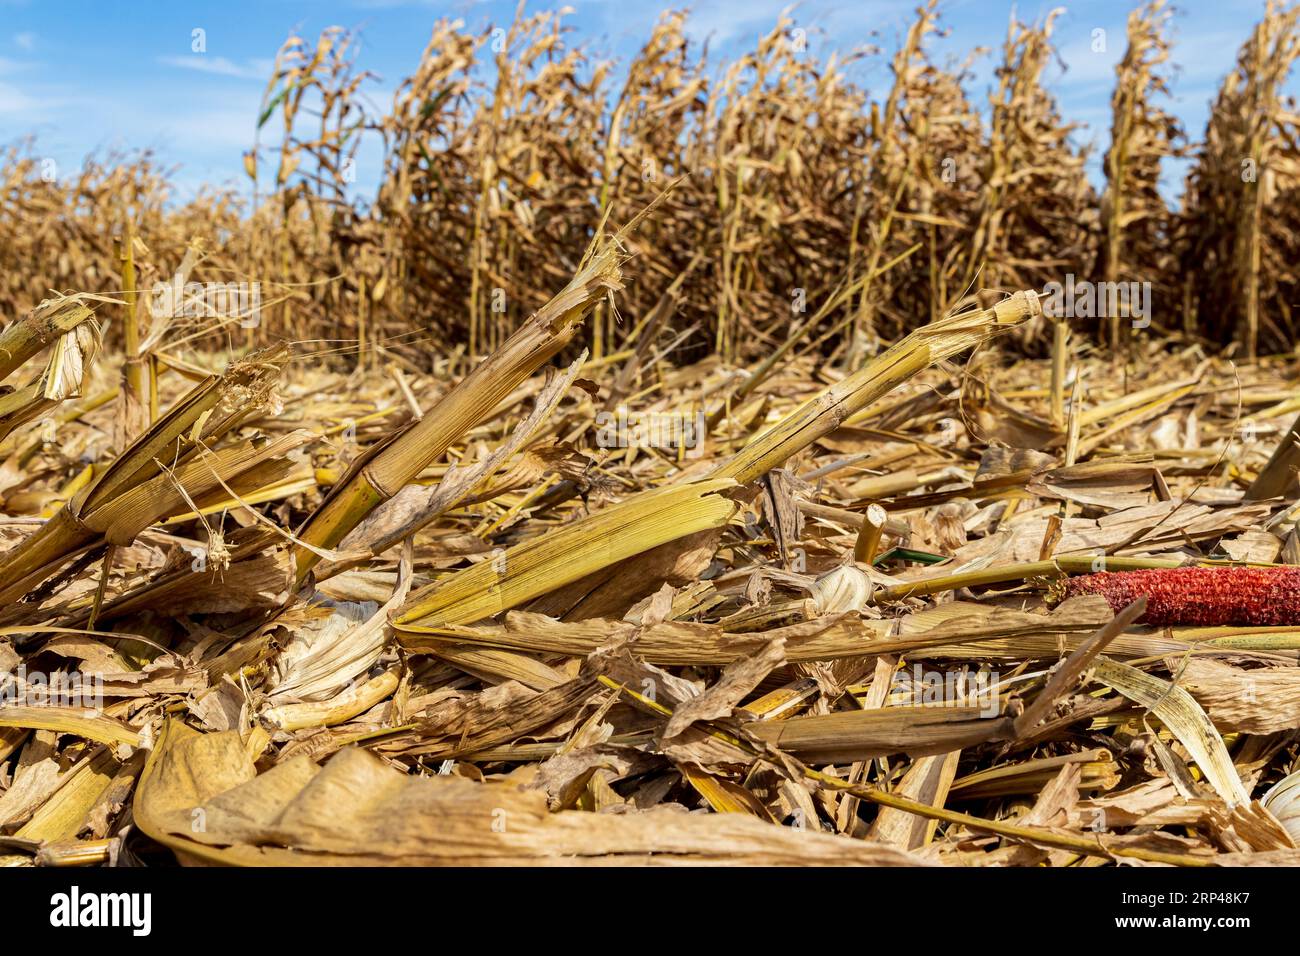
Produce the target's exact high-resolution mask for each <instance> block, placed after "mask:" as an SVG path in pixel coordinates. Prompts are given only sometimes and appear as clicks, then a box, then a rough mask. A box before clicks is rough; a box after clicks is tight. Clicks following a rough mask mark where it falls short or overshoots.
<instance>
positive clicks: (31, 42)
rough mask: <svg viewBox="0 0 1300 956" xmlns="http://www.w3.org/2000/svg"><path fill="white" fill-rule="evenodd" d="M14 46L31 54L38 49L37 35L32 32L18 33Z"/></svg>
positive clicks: (15, 36) (15, 35)
mask: <svg viewBox="0 0 1300 956" xmlns="http://www.w3.org/2000/svg"><path fill="white" fill-rule="evenodd" d="M14 44H15V45H16V46H17V47H18V49H20V50H26V51H27V52H28V53H31V52H32V50H35V49H36V34H35V33H32V32H31V31H25V32H23V33H16V34H14Z"/></svg>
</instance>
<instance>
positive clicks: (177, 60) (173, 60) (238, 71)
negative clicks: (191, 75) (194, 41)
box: [158, 53, 270, 80]
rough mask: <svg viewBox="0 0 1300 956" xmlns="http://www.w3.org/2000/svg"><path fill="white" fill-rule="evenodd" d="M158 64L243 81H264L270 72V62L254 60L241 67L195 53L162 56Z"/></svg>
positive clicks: (224, 59)
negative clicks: (231, 77)
mask: <svg viewBox="0 0 1300 956" xmlns="http://www.w3.org/2000/svg"><path fill="white" fill-rule="evenodd" d="M158 62H159V63H162V64H165V65H166V66H175V67H180V68H181V69H183V70H196V71H198V72H199V73H213V74H216V75H217V76H233V77H237V78H238V79H241V80H264V79H266V77H267V74H268V73H269V72H270V61H267V60H252V61H250V62H249V63H248V64H247V65H244V66H240V65H239V64H238V63H235V62H234V61H232V60H228V59H226V58H225V57H224V56H208V55H207V54H206V53H195V54H192V55H191V56H160V57H159V58H158Z"/></svg>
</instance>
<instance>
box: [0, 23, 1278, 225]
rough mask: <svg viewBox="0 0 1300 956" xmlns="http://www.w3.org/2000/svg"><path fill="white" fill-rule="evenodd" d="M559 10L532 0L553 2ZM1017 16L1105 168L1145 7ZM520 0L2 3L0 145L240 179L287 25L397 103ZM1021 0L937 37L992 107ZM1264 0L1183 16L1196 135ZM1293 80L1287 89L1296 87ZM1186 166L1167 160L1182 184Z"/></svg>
mask: <svg viewBox="0 0 1300 956" xmlns="http://www.w3.org/2000/svg"><path fill="white" fill-rule="evenodd" d="M787 5H789V0H704V2H697V3H695V4H694V5H693V6H691V8H690V9H692V11H693V13H692V16H691V18H690V21H689V24H690V32H691V35H692V37H693V38H695V39H698V40H700V41H703V40H706V39H707V40H709V42H710V50H711V59H712V61H713V62H714V63H716V62H717V61H718V59H719V57H720V56H721V55H726V54H728V53H734V52H737V51H739V50H743V49H747V48H749V46H750V45H751V44H752V43H753V41H754V39H755V38H756V37H757V36H758V35H760V34H761V33H763V32H766V31H767V30H768V29H770V27H771V25H772V24H773V23H774V22H775V19H776V17H777V15H778V14H779V12H780V11H781V9H782V8H783V7H785V6H787ZM553 6H559V4H558V3H556V4H546V3H542V4H530V5H529V9H530V10H533V9H545V8H551V7H553ZM568 6H569V7H570V8H571V9H572V11H573V12H572V14H571V15H570V16H569V17H568V18H567V21H566V22H568V23H569V24H571V25H572V26H573V27H574V28H575V33H574V34H573V35H572V38H573V39H574V40H576V41H578V42H582V43H585V44H586V45H587V46H588V47H589V48H590V50H591V51H592V52H593V53H598V54H603V55H607V56H612V57H615V58H618V59H620V60H621V61H622V62H626V61H627V59H628V58H629V57H630V56H631V55H632V54H633V53H634V52H635V50H636V49H637V47H638V46H639V45H640V43H641V42H642V41H643V39H644V38H645V37H646V36H647V34H648V32H649V30H650V28H651V26H652V25H653V23H654V21H655V20H656V19H657V17H658V14H659V12H660V9H661V8H660V7H657V6H654V5H651V4H629V3H627V2H626V0H617V2H616V0H600V2H586V0H572V2H570V3H569V4H568ZM914 6H915V2H914V0H805V2H804V3H802V4H799V5H797V6H795V8H794V11H793V16H794V18H795V20H796V24H797V25H798V26H800V27H803V28H805V29H806V30H807V34H808V37H809V44H810V48H811V49H812V51H813V52H814V53H817V52H824V51H826V50H827V49H830V48H838V49H845V50H847V49H851V48H854V47H856V46H859V45H862V44H876V45H878V46H882V47H883V48H884V49H885V51H886V54H888V52H892V50H893V49H894V48H895V47H896V45H897V43H898V40H899V39H900V37H901V36H902V34H903V32H904V31H905V29H906V26H907V24H908V23H909V22H910V20H911V18H912V10H913V8H914ZM1016 6H1017V9H1018V13H1019V16H1020V18H1021V19H1022V20H1035V19H1037V18H1039V17H1042V16H1043V15H1045V14H1046V13H1047V12H1048V11H1049V10H1050V9H1052V8H1053V7H1056V6H1062V7H1064V8H1065V11H1066V12H1065V13H1064V14H1063V15H1062V16H1061V17H1060V19H1059V20H1058V22H1057V29H1056V35H1055V38H1056V42H1057V46H1058V48H1059V50H1060V55H1061V61H1062V65H1063V67H1064V68H1062V67H1061V66H1053V67H1052V69H1051V71H1050V73H1049V79H1050V85H1051V88H1052V89H1053V91H1054V92H1055V93H1056V94H1057V96H1058V99H1059V101H1060V104H1061V107H1062V111H1063V113H1064V114H1065V115H1066V116H1067V117H1068V118H1070V119H1073V120H1078V121H1081V122H1085V123H1088V124H1089V128H1088V129H1086V130H1084V131H1082V132H1081V133H1080V134H1079V137H1078V138H1079V139H1080V140H1081V141H1092V142H1094V143H1095V144H1096V149H1095V153H1094V159H1093V164H1092V166H1093V172H1094V175H1095V174H1096V172H1097V168H1098V161H1099V158H1100V155H1101V152H1102V151H1104V149H1105V146H1106V142H1107V130H1106V127H1107V122H1108V116H1109V109H1110V103H1109V99H1110V92H1111V85H1112V79H1113V73H1112V71H1113V68H1114V65H1115V63H1116V62H1117V61H1118V60H1119V58H1120V57H1121V56H1122V55H1123V49H1124V23H1125V17H1126V15H1127V13H1128V11H1129V10H1130V9H1131V8H1132V6H1133V3H1130V2H1125V0H1086V2H1074V3H1051V2H1039V0H1022V2H1020V3H1019V4H1018V5H1016ZM514 7H515V3H514V2H513V0H506V2H474V0H461V2H421V0H323V2H313V3H307V2H301V0H260V2H252V0H224V2H219V3H207V2H190V3H179V2H136V3H127V2H121V0H99V2H90V0H62V2H60V0H0V143H4V142H9V141H12V140H14V139H17V138H19V137H21V136H25V135H28V134H35V136H36V142H37V146H36V151H37V153H38V155H40V156H42V157H50V158H53V159H54V160H55V161H56V162H57V163H58V165H59V169H60V170H61V171H62V172H64V173H66V172H68V171H70V170H71V169H73V168H75V167H77V166H79V165H80V163H81V160H82V158H83V157H84V156H85V155H86V154H87V153H89V152H92V151H96V150H99V151H103V150H108V149H118V150H128V151H129V150H135V149H141V148H150V149H153V150H154V151H155V152H156V153H157V155H158V156H159V157H160V159H162V160H163V161H165V162H166V163H167V164H168V165H178V166H179V167H180V169H179V171H178V173H177V176H176V182H177V185H178V188H179V195H178V197H177V198H178V199H182V200H183V199H185V198H187V196H188V195H189V194H192V193H193V191H194V190H196V189H197V188H198V186H199V185H200V184H202V183H204V182H214V183H228V184H234V185H237V186H238V187H239V188H241V189H242V188H244V185H245V184H246V182H247V180H246V179H245V178H244V177H243V174H242V162H241V158H240V157H241V152H242V151H243V150H245V149H247V148H248V147H249V146H250V145H251V143H252V138H253V132H254V126H255V124H256V119H257V108H258V102H259V100H260V97H261V94H262V90H263V87H264V85H265V81H266V78H267V76H268V74H269V71H270V69H271V62H272V58H273V56H274V54H275V51H276V49H277V48H278V46H279V45H280V43H281V42H282V41H283V40H284V38H285V36H286V35H287V34H288V33H289V32H290V31H291V30H297V31H299V32H300V33H302V34H303V35H304V36H307V37H311V38H314V37H315V36H316V35H317V33H319V31H320V30H321V29H322V28H324V27H327V26H331V25H335V24H337V25H341V26H345V27H353V28H358V29H359V30H360V31H361V36H362V52H361V57H360V61H359V63H360V66H361V67H363V68H365V69H369V70H371V71H373V72H375V73H377V74H379V77H380V79H378V80H377V81H375V82H373V83H372V84H370V87H369V96H370V98H371V99H372V100H373V102H374V103H376V104H378V105H381V106H386V105H387V103H388V102H389V101H390V99H391V95H392V90H393V88H394V87H395V86H396V85H397V83H398V82H399V81H400V80H401V79H402V78H403V77H404V76H406V75H408V74H409V73H410V72H411V70H412V69H413V67H414V65H415V64H416V62H417V61H418V59H419V56H420V53H421V51H422V50H423V49H424V46H425V44H426V42H427V40H428V38H429V33H430V30H431V28H432V25H433V23H434V22H435V21H436V20H438V19H439V18H440V17H444V16H447V17H459V18H461V19H463V20H465V22H466V25H467V26H469V27H471V28H478V27H485V26H488V25H490V24H504V23H508V22H509V20H510V18H511V16H512V14H513V11H514ZM1011 9H1012V4H1011V3H1008V2H1005V0H948V2H947V3H945V4H944V6H943V10H944V13H945V16H944V22H945V24H946V25H947V26H948V27H949V28H950V30H951V34H950V36H949V37H947V38H946V39H943V40H938V41H936V43H935V49H936V52H937V53H938V54H939V56H940V58H941V59H942V57H943V56H945V55H947V54H948V53H951V54H953V55H954V56H960V55H962V54H964V53H965V51H967V50H969V49H971V48H973V47H977V46H984V47H988V48H990V50H991V51H992V52H991V53H990V55H987V56H985V57H984V58H983V59H982V60H980V61H979V62H978V63H977V65H976V79H975V81H974V82H973V84H972V85H971V87H970V89H969V92H970V93H971V94H972V96H973V97H974V98H975V100H976V102H978V103H980V104H983V103H984V102H985V99H986V96H985V93H986V90H987V88H988V84H989V82H990V78H991V75H992V69H993V65H994V56H996V53H997V50H998V48H999V47H1000V44H1001V42H1002V40H1003V38H1004V36H1005V32H1006V26H1007V18H1008V15H1009V13H1010V11H1011ZM1262 9H1263V0H1213V2H1210V0H1195V2H1192V0H1184V3H1183V4H1182V5H1181V6H1180V7H1179V8H1178V9H1177V12H1176V16H1175V21H1174V24H1175V25H1174V37H1175V48H1174V62H1175V63H1176V64H1178V67H1179V70H1178V73H1177V75H1176V78H1175V80H1174V84H1173V92H1174V98H1173V100H1172V102H1171V108H1172V111H1173V112H1174V113H1176V114H1177V115H1179V116H1180V117H1181V118H1182V119H1183V120H1184V123H1185V126H1186V128H1187V131H1188V133H1189V134H1190V135H1191V137H1192V138H1193V139H1196V138H1199V136H1200V134H1201V132H1202V130H1203V128H1204V124H1205V117H1206V114H1207V111H1208V105H1209V102H1210V100H1211V99H1212V97H1213V96H1214V93H1215V91H1216V89H1217V87H1218V84H1219V82H1220V80H1221V79H1222V77H1223V76H1224V75H1225V73H1226V72H1227V71H1228V70H1229V69H1230V68H1231V67H1232V65H1233V63H1234V60H1235V56H1236V51H1237V49H1238V47H1239V46H1240V45H1241V43H1242V41H1243V40H1244V39H1245V38H1246V37H1247V35H1248V33H1249V31H1250V29H1251V27H1252V26H1253V24H1254V22H1255V20H1256V19H1257V18H1258V16H1259V14H1260V11H1261V10H1262ZM196 28H197V29H202V30H204V31H205V34H206V45H207V51H206V53H203V54H195V53H193V52H192V51H191V37H192V31H194V30H195V29H196ZM1097 29H1102V30H1105V31H1106V49H1105V50H1104V52H1094V51H1093V49H1092V46H1093V35H1094V34H1093V31H1094V30H1097ZM886 64H887V55H886V56H881V57H877V58H875V59H874V60H871V61H868V62H866V63H865V64H863V65H862V66H861V67H860V68H859V72H858V74H857V78H858V79H859V80H860V81H861V82H862V83H864V84H865V85H867V86H868V87H869V88H870V89H871V90H873V92H874V91H882V90H883V88H884V87H885V86H886V85H887V83H888V80H889V74H888V70H887V66H886ZM1296 85H1297V84H1296V82H1295V81H1294V80H1293V82H1292V83H1291V92H1294V91H1295V88H1296ZM377 167H378V162H377V160H375V159H374V152H373V150H372V151H371V152H370V153H369V154H367V153H363V155H362V157H361V162H360V164H359V175H358V181H357V184H356V188H357V189H358V190H361V191H362V193H363V194H364V193H367V192H370V191H372V189H373V184H374V182H375V181H376V177H377ZM1180 177H1181V171H1180V170H1170V171H1169V173H1168V174H1167V178H1168V180H1169V182H1170V183H1171V184H1173V183H1176V181H1177V180H1178V179H1179V178H1180Z"/></svg>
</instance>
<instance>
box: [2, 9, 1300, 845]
mask: <svg viewBox="0 0 1300 956" xmlns="http://www.w3.org/2000/svg"><path fill="white" fill-rule="evenodd" d="M688 16H689V14H687V13H685V12H669V13H666V14H664V15H663V17H662V18H661V19H660V21H659V23H658V25H657V26H656V27H655V28H654V30H653V32H652V33H651V34H650V36H649V37H648V38H647V39H646V41H645V43H644V45H643V46H642V47H641V49H640V52H639V54H638V55H637V56H636V57H635V58H633V59H632V60H631V61H630V62H628V63H627V64H625V65H622V66H618V65H616V64H613V63H607V62H602V61H599V60H597V59H595V58H593V57H592V56H591V55H590V54H589V53H588V52H587V50H586V48H585V47H584V46H583V45H582V44H581V43H579V42H576V38H575V37H574V36H573V34H572V31H570V30H569V29H568V28H567V27H566V25H565V21H564V18H563V16H562V15H561V14H560V13H535V14H525V13H524V12H523V8H522V7H521V8H520V12H519V14H518V16H517V17H516V19H515V20H514V21H513V22H512V23H509V24H506V25H503V26H501V27H500V28H499V29H498V28H493V29H490V30H487V31H484V32H480V33H475V32H470V31H467V30H466V29H465V28H464V27H463V26H462V25H461V24H460V22H459V21H452V20H444V21H441V22H439V23H437V24H436V25H435V26H434V27H433V29H432V35H431V37H430V39H429V42H428V45H427V47H426V49H425V51H424V55H423V57H422V58H421V59H420V61H419V63H418V65H417V66H416V68H415V70H414V72H413V73H412V74H411V75H410V76H409V77H407V78H406V79H404V80H403V81H402V82H401V83H400V84H399V85H398V86H397V88H396V93H395V95H394V96H393V99H392V102H391V104H388V105H387V106H386V107H385V108H379V107H376V106H375V104H373V103H372V102H371V101H370V98H369V97H368V96H367V90H368V88H369V86H370V85H371V84H372V83H373V77H371V75H370V74H369V73H368V72H367V71H366V69H365V65H364V57H363V56H362V55H361V54H359V52H358V48H357V45H356V43H355V38H354V36H353V35H352V34H350V33H349V32H348V31H346V30H343V29H338V28H332V29H330V30H327V31H325V32H324V33H322V34H321V35H320V36H319V38H318V39H316V40H314V41H311V40H308V39H306V38H303V37H298V36H293V37H290V38H289V39H288V40H287V41H286V42H285V43H284V45H283V46H282V47H281V48H280V50H279V51H278V53H277V55H276V57H275V61H274V66H273V68H272V72H271V78H270V81H269V83H268V84H267V86H266V90H265V93H264V96H263V98H262V104H261V109H260V112H259V114H258V115H257V116H254V117H250V129H252V130H255V136H250V144H249V149H248V151H247V152H246V153H245V154H244V157H243V169H244V173H245V176H246V188H245V189H242V190H236V189H216V188H214V189H210V190H206V191H204V192H203V193H202V194H201V195H200V197H199V198H197V199H195V200H193V201H188V202H177V201H176V200H175V199H174V198H173V193H174V184H173V175H174V174H173V171H171V170H168V169H166V168H164V167H162V166H160V165H159V164H158V162H157V161H156V160H155V159H154V158H153V157H152V156H150V155H148V154H132V155H108V156H104V157H98V158H91V159H88V160H87V161H86V163H85V165H84V166H83V168H82V169H80V170H79V171H78V172H77V173H76V174H75V175H74V176H72V177H68V178H63V179H53V180H51V179H50V178H49V177H48V176H46V175H44V174H43V170H42V160H41V154H40V151H39V141H38V140H35V139H32V140H24V141H21V142H17V143H15V144H12V145H10V146H9V147H7V148H6V150H5V151H4V152H3V153H2V154H0V182H3V189H0V321H3V329H2V330H0V382H2V383H3V385H4V389H3V392H2V393H0V681H3V683H0V862H3V863H4V864H5V865H11V866H15V867H32V866H50V867H78V866H124V865H139V864H145V865H157V866H171V865H174V864H175V863H177V862H181V863H185V864H216V865H239V866H291V865H303V864H306V865H316V866H323V865H407V866H409V865H426V866H427V865H460V866H464V865H503V864H504V865H538V864H553V863H557V862H559V863H565V864H570V865H573V864H600V865H608V864H616V863H618V864H625V863H652V864H686V863H696V864H698V863H712V864H768V865H773V864H776V865H790V864H800V865H847V864H862V865H881V866H884V865H888V866H1053V867H1069V868H1085V867H1092V866H1098V865H1121V864H1123V865H1133V864H1148V865H1161V866H1179V867H1207V866H1240V865H1253V864H1278V863H1282V864H1292V865H1295V864H1297V863H1300V849H1298V847H1300V668H1298V667H1297V662H1298V660H1300V593H1298V592H1297V587H1300V583H1298V582H1297V577H1296V575H1297V573H1298V572H1297V571H1296V568H1295V566H1296V565H1300V482H1298V481H1297V472H1298V471H1300V417H1298V416H1300V398H1297V397H1296V381H1297V377H1298V376H1300V357H1297V352H1296V345H1297V342H1300V327H1297V322H1300V316H1293V314H1292V312H1293V308H1294V307H1295V304H1296V302H1297V295H1298V294H1300V276H1298V275H1297V272H1296V269H1297V265H1296V263H1298V262H1300V139H1298V138H1297V114H1296V111H1295V104H1294V103H1292V102H1291V101H1290V100H1289V99H1287V98H1286V97H1285V95H1284V92H1283V90H1284V87H1285V84H1286V81H1287V79H1288V77H1289V76H1290V73H1291V70H1292V66H1293V64H1294V61H1295V59H1296V58H1297V56H1300V6H1293V5H1284V4H1281V3H1277V2H1269V3H1268V4H1267V6H1266V7H1265V8H1264V9H1263V11H1262V18H1261V19H1260V20H1259V22H1258V23H1257V24H1255V25H1253V26H1252V27H1250V28H1249V29H1248V30H1246V31H1244V35H1243V37H1242V38H1241V44H1242V45H1241V47H1240V52H1239V54H1238V57H1237V60H1236V66H1235V68H1234V69H1233V71H1232V72H1230V73H1229V75H1228V76H1227V77H1226V78H1225V80H1224V82H1223V84H1222V88H1221V90H1220V91H1219V93H1218V95H1217V97H1216V99H1215V101H1214V102H1213V104H1212V109H1211V113H1210V119H1209V122H1208V125H1207V126H1206V128H1205V130H1204V131H1203V135H1201V136H1200V139H1196V138H1195V137H1196V135H1197V131H1190V130H1185V129H1183V128H1182V127H1181V125H1180V123H1179V121H1178V120H1177V118H1176V117H1175V116H1174V114H1173V112H1172V107H1171V105H1170V102H1169V100H1170V89H1169V83H1170V81H1171V76H1172V71H1173V70H1174V67H1175V64H1176V62H1177V58H1178V48H1177V45H1176V44H1175V43H1174V42H1173V41H1172V39H1171V19H1172V11H1171V9H1170V7H1169V6H1168V5H1167V3H1166V2H1165V0H1148V2H1147V3H1145V4H1144V5H1141V6H1139V7H1137V8H1136V9H1135V10H1134V11H1133V13H1132V14H1131V15H1130V17H1129V19H1128V23H1127V36H1126V37H1125V40H1124V42H1125V44H1126V49H1125V52H1124V55H1123V57H1122V59H1121V60H1120V62H1119V65H1118V67H1117V69H1116V73H1115V83H1114V87H1113V93H1112V95H1111V97H1110V103H1109V107H1110V108H1109V115H1110V130H1109V133H1110V135H1109V139H1108V147H1107V148H1106V150H1105V152H1104V155H1102V156H1101V157H1099V158H1100V170H1101V179H1100V182H1099V183H1095V182H1094V181H1093V180H1092V179H1090V176H1089V173H1088V166H1089V162H1090V157H1089V154H1088V148H1087V147H1085V146H1081V145H1079V142H1080V138H1081V137H1080V136H1079V135H1078V134H1079V127H1078V125H1077V124H1075V123H1073V122H1071V120H1070V119H1069V117H1068V116H1065V115H1063V114H1062V112H1061V110H1060V109H1059V107H1058V104H1057V101H1056V99H1055V98H1054V96H1053V95H1052V93H1051V92H1050V89H1049V83H1048V79H1047V78H1048V73H1049V69H1050V67H1051V64H1052V62H1053V59H1054V57H1055V56H1056V46H1055V38H1054V27H1055V18H1056V15H1055V14H1052V15H1049V16H1047V17H1046V18H1044V19H1042V20H1040V21H1036V22H1021V21H1020V20H1018V19H1016V18H1015V17H1014V16H1013V17H1012V19H1011V21H1010V23H1009V25H1008V29H1007V33H1006V37H1005V42H1004V44H1003V45H1002V47H1001V49H998V50H993V51H988V53H987V55H989V56H991V57H993V58H994V59H995V61H996V63H997V68H996V72H995V74H994V78H993V82H992V86H991V87H990V88H989V89H988V90H987V100H986V101H985V100H983V99H981V97H983V95H984V93H985V91H983V90H976V89H975V88H974V84H973V75H974V74H973V72H972V69H973V68H972V63H973V59H971V60H964V61H959V62H955V63H954V62H949V63H945V64H939V63H937V62H935V57H934V54H933V53H932V43H931V41H932V40H933V39H934V38H935V36H936V35H937V34H939V33H941V32H942V31H943V30H944V29H945V27H944V24H943V16H942V11H941V9H940V7H939V5H938V3H937V0H929V2H926V3H923V4H922V5H921V6H920V7H919V8H918V9H917V10H916V13H915V18H914V20H913V22H912V24H911V27H910V29H909V30H908V31H907V33H906V34H905V35H904V36H903V37H902V38H901V41H900V43H899V44H898V45H897V48H896V49H893V50H888V51H882V50H874V49H862V50H860V51H858V52H856V53H853V54H850V55H837V56H828V57H826V58H824V59H817V58H814V57H813V56H812V55H811V54H810V53H809V52H808V50H807V49H806V48H805V46H804V44H803V43H802V41H801V40H800V39H799V36H798V34H797V31H796V30H795V28H794V21H793V19H791V15H790V14H786V15H783V16H782V17H781V18H780V19H779V20H778V22H777V23H775V24H774V25H773V26H772V28H771V30H770V31H769V32H767V33H766V34H765V35H764V36H763V37H762V38H761V39H760V40H759V41H758V43H757V45H756V46H755V48H754V49H753V50H752V51H751V52H748V53H746V54H744V55H743V56H739V57H738V58H735V59H732V60H729V61H724V62H715V60H714V59H711V58H710V57H709V56H708V55H707V54H706V53H705V52H704V51H703V50H701V49H700V48H699V47H698V46H697V45H696V44H695V43H693V42H691V41H689V40H688V31H687V29H686V25H687V23H688ZM872 57H879V58H881V59H882V62H885V63H887V64H888V67H889V69H888V80H887V82H886V83H885V85H884V87H883V88H882V89H872V90H868V89H865V88H863V87H861V86H860V85H859V84H858V83H857V82H855V80H854V79H853V77H854V76H856V75H857V73H856V71H855V69H854V64H855V62H856V61H857V60H865V59H869V58H872ZM1189 137H1190V138H1189ZM367 139H369V140H371V141H378V142H380V143H382V147H383V149H382V155H383V166H382V173H381V174H380V175H379V176H378V185H377V187H376V189H375V190H374V192H373V195H368V196H366V197H365V198H357V195H356V190H355V189H352V188H350V187H351V184H352V183H353V182H354V181H355V173H356V165H357V162H358V157H359V155H361V154H360V152H359V151H360V148H361V144H362V143H363V142H364V141H366V140H367ZM1174 160H1186V161H1187V163H1188V164H1189V165H1188V166H1187V169H1188V173H1187V177H1186V182H1185V183H1184V184H1182V188H1181V190H1180V198H1179V200H1178V201H1177V202H1175V201H1174V200H1172V199H1170V198H1169V196H1168V193H1167V190H1165V189H1164V188H1163V187H1162V180H1161V177H1162V170H1163V171H1167V169H1168V168H1169V163H1170V162H1171V161H1174ZM340 795H345V796H340ZM692 811H695V812H692ZM196 820H197V821H201V825H199V824H197V823H196V822H195V821H196Z"/></svg>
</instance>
